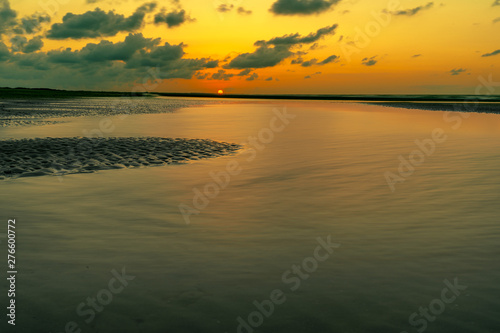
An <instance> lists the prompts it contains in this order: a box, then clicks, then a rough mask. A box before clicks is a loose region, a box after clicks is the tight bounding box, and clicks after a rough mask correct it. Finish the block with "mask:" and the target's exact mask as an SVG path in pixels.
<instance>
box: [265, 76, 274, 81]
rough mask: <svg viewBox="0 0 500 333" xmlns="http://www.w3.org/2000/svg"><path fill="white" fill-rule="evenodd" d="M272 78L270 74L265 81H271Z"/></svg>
mask: <svg viewBox="0 0 500 333" xmlns="http://www.w3.org/2000/svg"><path fill="white" fill-rule="evenodd" d="M272 80H273V77H272V76H270V77H268V78H267V79H266V80H265V81H272Z"/></svg>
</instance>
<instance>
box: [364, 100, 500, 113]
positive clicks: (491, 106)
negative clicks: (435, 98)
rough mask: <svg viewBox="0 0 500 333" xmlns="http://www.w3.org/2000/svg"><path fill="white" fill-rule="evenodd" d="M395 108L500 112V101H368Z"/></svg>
mask: <svg viewBox="0 0 500 333" xmlns="http://www.w3.org/2000/svg"><path fill="white" fill-rule="evenodd" d="M366 104H371V105H380V106H385V107H393V108H404V109H416V110H429V111H455V112H478V113H500V103H486V102H479V101H470V102H463V103H436V102H410V101H408V102H373V103H366Z"/></svg>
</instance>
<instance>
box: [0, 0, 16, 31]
mask: <svg viewBox="0 0 500 333" xmlns="http://www.w3.org/2000/svg"><path fill="white" fill-rule="evenodd" d="M16 17H17V12H16V11H15V10H12V9H11V8H10V3H9V1H8V0H0V35H1V34H3V33H4V32H5V31H7V30H9V29H10V28H12V27H13V26H14V25H16Z"/></svg>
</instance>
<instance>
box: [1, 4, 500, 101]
mask: <svg viewBox="0 0 500 333" xmlns="http://www.w3.org/2000/svg"><path fill="white" fill-rule="evenodd" d="M88 2H92V3H88ZM497 2H498V1H497ZM318 3H319V4H320V5H322V7H321V8H316V7H314V6H313V5H314V3H313V2H311V0H271V1H265V0H252V1H248V0H236V1H233V0H227V1H225V0H215V1H201V0H178V1H156V2H155V1H136V0H128V1H120V0H111V1H105V0H103V1H99V0H97V1H96V0H71V1H69V0H40V1H38V0H36V1H33V0H17V1H16V2H11V3H9V2H8V1H7V0H0V18H2V17H3V18H4V19H3V23H0V33H1V34H2V40H3V42H1V43H0V79H1V81H2V83H0V86H27V87H50V88H65V89H92V90H127V89H134V87H135V89H137V90H140V89H141V87H142V88H143V89H145V90H148V91H163V92H217V90H218V89H224V91H225V92H226V93H228V92H232V93H263V94H266V93H289V94H295V93H304V94H373V93H375V94H376V93H383V94H387V93H415V94H446V93H451V94H454V93H460V94H474V89H475V87H476V86H477V85H478V84H479V81H478V80H479V78H480V77H488V76H489V75H493V78H495V77H498V78H497V79H496V80H497V81H500V71H499V70H498V60H499V59H500V54H496V53H495V51H496V50H499V49H500V42H499V41H498V33H499V32H500V4H499V5H494V4H495V3H496V2H495V0H477V1H474V2H472V1H469V0H453V1H451V0H447V1H446V0H445V1H444V2H430V1H426V0H424V1H419V0H401V1H399V0H371V1H367V0H340V1H339V0H318V1H315V4H318ZM144 4H148V6H149V7H147V9H139V7H141V6H142V5H144ZM2 8H3V9H2ZM96 8H100V9H101V10H102V11H101V12H100V14H99V15H97V14H98V13H97V11H96ZM144 8H146V7H144ZM224 9H225V11H224ZM11 13H15V17H13V16H12V15H13V14H11ZM35 13H38V14H37V15H40V14H43V15H44V17H48V18H50V22H47V21H48V20H45V21H44V22H41V23H39V24H38V23H37V24H36V29H34V30H36V31H31V32H30V31H27V30H26V29H24V30H23V29H20V27H23V25H22V22H23V21H22V20H23V18H26V17H29V16H31V15H33V14H35ZM68 13H72V14H73V15H69V16H72V17H71V19H68V18H66V21H65V22H64V23H63V17H65V15H68ZM134 13H135V14H134ZM141 13H142V14H141ZM139 14H140V15H139ZM170 14H172V15H170ZM133 15H139V16H138V17H139V19H140V20H139V19H138V20H135V19H134V17H135V16H134V17H133ZM141 15H142V16H141ZM169 15H170V16H169ZM120 17H121V18H120ZM168 17H170V19H171V20H172V21H168V20H167V18H168ZM5 18H7V19H5ZM121 19H123V20H124V21H123V22H122V21H120V20H121ZM176 19H177V21H176ZM96 20H97V21H96ZM117 20H118V21H117ZM108 21H109V22H108ZM172 22H173V23H172ZM334 25H335V27H334V28H331V31H329V32H326V33H323V32H322V30H321V29H323V28H324V29H327V28H328V27H333V26H334ZM139 33H142V36H141V37H137V36H136V38H135V39H134V43H135V44H134V43H132V38H130V39H129V40H128V41H127V42H125V38H127V36H129V34H139ZM293 34H297V35H293ZM284 36H288V37H293V38H291V39H290V38H288V42H287V43H288V44H279V43H280V42H277V43H275V42H273V38H276V37H284ZM308 37H311V38H308ZM13 38H14V40H15V41H13ZM16 38H17V39H16ZM23 38H25V39H24V42H23ZM157 38H160V39H161V40H158V41H156V42H154V43H153V42H152V41H153V40H154V39H157ZM32 39H36V40H33V43H31V42H30V41H31V40H32ZM19 40H21V42H19ZM283 40H284V38H282V39H281V41H283ZM290 40H291V41H290ZM257 41H262V42H261V44H259V45H254V43H255V42H257ZM28 42H30V43H31V44H29V46H28ZM35 42H36V43H35ZM165 43H168V46H167V47H165ZM40 44H43V46H40ZM88 44H94V45H93V46H92V45H90V46H88ZM139 44H140V45H142V46H137V45H139ZM146 44H147V45H146ZM110 45H111V46H110ZM175 45H178V47H177V48H174V47H171V46H175ZM67 48H71V50H66V49H67ZM2 50H3V51H2ZM179 51H180V52H181V53H178V54H177V55H175V52H179ZM182 52H183V53H182ZM70 53H71V54H70ZM2 54H3V56H2ZM328 59H330V60H329V61H328ZM148 73H149V74H148ZM151 73H156V74H155V75H154V76H155V77H156V78H158V81H156V83H153V82H151V78H152V76H151ZM238 74H240V75H239V76H238ZM144 83H146V84H144ZM138 85H139V88H137V86H138Z"/></svg>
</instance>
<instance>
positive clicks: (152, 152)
mask: <svg viewBox="0 0 500 333" xmlns="http://www.w3.org/2000/svg"><path fill="white" fill-rule="evenodd" d="M239 148H240V146H239V145H236V144H231V143H225V142H217V141H212V140H201V139H170V138H156V137H148V138H36V139H21V140H5V141H0V179H6V178H17V177H37V176H47V175H56V176H61V175H64V174H74V173H90V172H95V171H98V170H110V169H122V168H134V167H146V166H158V165H166V164H178V163H185V162H188V161H192V160H198V159H203V158H211V157H217V156H222V155H226V154H230V153H233V152H235V151H236V150H238V149H239Z"/></svg>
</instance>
